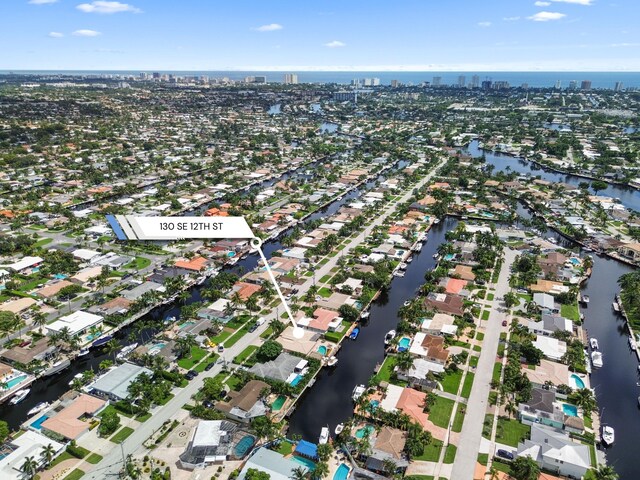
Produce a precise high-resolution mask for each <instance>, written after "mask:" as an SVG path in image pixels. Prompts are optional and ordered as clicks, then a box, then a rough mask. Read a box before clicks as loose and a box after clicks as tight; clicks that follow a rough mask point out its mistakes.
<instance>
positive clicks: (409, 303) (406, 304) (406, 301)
mask: <svg viewBox="0 0 640 480" xmlns="http://www.w3.org/2000/svg"><path fill="white" fill-rule="evenodd" d="M409 305H411V300H405V301H404V303H403V304H402V306H403V307H408V306H409Z"/></svg>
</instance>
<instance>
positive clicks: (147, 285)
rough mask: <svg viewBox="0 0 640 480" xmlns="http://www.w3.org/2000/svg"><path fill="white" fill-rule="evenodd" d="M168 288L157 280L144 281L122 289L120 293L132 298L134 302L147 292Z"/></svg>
mask: <svg viewBox="0 0 640 480" xmlns="http://www.w3.org/2000/svg"><path fill="white" fill-rule="evenodd" d="M165 291H166V288H165V287H164V285H162V284H160V283H156V282H144V283H141V284H140V285H136V286H135V287H133V288H130V289H127V290H122V291H121V292H120V295H121V296H123V297H124V298H126V299H127V300H131V301H132V302H133V301H135V300H137V299H138V298H140V297H141V296H142V295H144V294H145V293H147V292H165Z"/></svg>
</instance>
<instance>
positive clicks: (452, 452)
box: [443, 444, 458, 463]
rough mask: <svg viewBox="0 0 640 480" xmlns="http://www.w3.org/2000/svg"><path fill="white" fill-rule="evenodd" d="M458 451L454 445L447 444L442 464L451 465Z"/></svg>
mask: <svg viewBox="0 0 640 480" xmlns="http://www.w3.org/2000/svg"><path fill="white" fill-rule="evenodd" d="M457 450H458V449H457V448H456V446H455V445H452V444H449V445H447V451H446V452H445V453H444V460H443V462H444V463H453V460H454V459H455V458H456V451H457Z"/></svg>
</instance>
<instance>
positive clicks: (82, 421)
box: [41, 393, 108, 440]
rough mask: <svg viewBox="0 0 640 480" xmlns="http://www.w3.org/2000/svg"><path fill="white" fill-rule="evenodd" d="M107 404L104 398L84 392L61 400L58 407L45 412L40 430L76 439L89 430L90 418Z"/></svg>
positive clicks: (68, 438) (67, 438)
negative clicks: (45, 415) (45, 417)
mask: <svg viewBox="0 0 640 480" xmlns="http://www.w3.org/2000/svg"><path fill="white" fill-rule="evenodd" d="M107 405H108V402H107V401H106V400H103V399H101V398H97V397H94V396H91V395H87V394H86V393H81V394H79V395H77V396H75V397H74V398H72V399H70V400H66V401H65V400H63V401H62V402H61V405H60V406H59V407H57V408H55V409H54V410H50V411H49V412H47V416H48V418H47V419H46V420H45V421H44V422H42V424H41V431H42V433H44V434H52V435H54V436H57V437H59V438H64V439H66V440H77V439H78V438H79V437H81V436H82V435H83V434H84V433H86V432H88V431H89V427H90V425H91V419H92V418H94V417H95V416H96V415H98V414H99V413H100V412H101V411H102V410H104V408H106V406H107ZM49 436H51V435H49Z"/></svg>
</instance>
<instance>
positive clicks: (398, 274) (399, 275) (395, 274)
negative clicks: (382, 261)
mask: <svg viewBox="0 0 640 480" xmlns="http://www.w3.org/2000/svg"><path fill="white" fill-rule="evenodd" d="M393 276H394V277H404V272H403V271H402V270H396V271H395V272H393Z"/></svg>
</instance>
